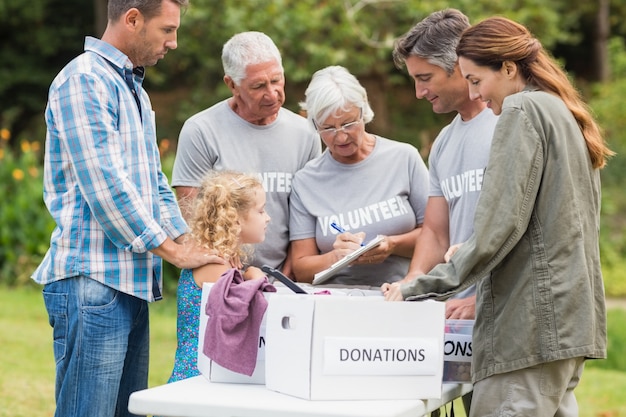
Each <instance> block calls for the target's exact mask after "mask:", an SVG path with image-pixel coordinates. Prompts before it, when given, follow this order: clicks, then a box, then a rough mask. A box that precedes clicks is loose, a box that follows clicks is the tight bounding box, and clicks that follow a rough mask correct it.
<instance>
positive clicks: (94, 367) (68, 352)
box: [43, 276, 150, 417]
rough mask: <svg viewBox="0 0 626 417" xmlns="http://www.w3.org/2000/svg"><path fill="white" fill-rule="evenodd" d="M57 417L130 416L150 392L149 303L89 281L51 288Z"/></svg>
mask: <svg viewBox="0 0 626 417" xmlns="http://www.w3.org/2000/svg"><path fill="white" fill-rule="evenodd" d="M43 297H44V302H45V305H46V309H47V310H48V317H49V320H50V325H51V326H52V328H53V340H54V359H55V361H56V388H55V396H56V401H57V404H56V405H57V408H56V413H55V416H57V417H70V416H71V417H83V416H84V417H113V416H116V417H117V416H130V415H131V414H130V413H129V412H128V397H129V396H130V394H131V393H132V392H134V391H138V390H141V389H145V388H147V386H148V357H149V350H150V346H149V343H150V340H149V322H148V317H149V316H148V303H147V302H146V301H144V300H140V299H139V298H136V297H133V296H130V295H128V294H124V293H122V292H119V291H117V290H114V289H112V288H110V287H107V286H105V285H103V284H101V283H99V282H97V281H94V280H92V279H90V278H87V277H82V276H81V277H75V278H68V279H64V280H61V281H57V282H53V283H50V284H46V285H45V286H44V289H43Z"/></svg>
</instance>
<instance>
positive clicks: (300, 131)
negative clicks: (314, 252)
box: [172, 32, 321, 275]
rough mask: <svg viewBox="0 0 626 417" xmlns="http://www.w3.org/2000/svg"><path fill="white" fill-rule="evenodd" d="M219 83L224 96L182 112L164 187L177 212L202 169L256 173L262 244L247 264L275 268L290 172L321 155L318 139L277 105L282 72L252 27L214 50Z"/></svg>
mask: <svg viewBox="0 0 626 417" xmlns="http://www.w3.org/2000/svg"><path fill="white" fill-rule="evenodd" d="M222 63H223V67H224V82H225V83H226V85H227V86H228V88H229V89H230V90H231V92H232V97H230V98H228V99H226V100H224V101H221V102H219V103H217V104H215V105H213V106H211V107H210V108H208V109H206V110H203V111H201V112H200V113H198V114H196V115H194V116H192V117H191V118H189V119H188V120H187V121H186V122H185V124H184V125H183V128H182V130H181V132H180V137H179V140H178V150H177V153H176V160H175V162H174V171H173V174H172V186H173V187H175V188H176V194H177V197H178V201H179V204H180V206H181V209H182V211H183V215H185V216H187V215H188V213H189V205H190V203H191V201H192V200H193V198H194V197H195V195H196V193H197V189H198V186H199V184H200V181H201V179H202V177H203V176H204V175H205V174H206V173H207V172H208V171H209V170H225V169H230V170H237V171H242V172H251V173H257V174H259V175H260V176H261V178H262V180H263V185H264V187H265V190H266V192H267V212H268V214H269V215H270V216H271V218H272V221H271V222H270V224H269V225H268V229H267V234H266V239H265V242H263V243H262V244H259V245H258V246H257V247H256V251H255V256H254V259H253V261H252V262H251V264H252V265H255V266H261V265H263V264H267V265H270V266H272V267H275V268H282V270H283V272H284V273H285V274H286V275H292V271H291V262H290V260H289V258H288V256H287V254H288V245H289V233H288V232H289V231H288V225H289V217H288V216H289V208H288V199H289V193H290V191H291V178H292V176H293V174H295V172H296V171H298V170H299V169H300V168H302V167H303V166H304V164H306V163H307V162H308V161H309V160H310V159H313V158H315V157H316V156H318V155H320V153H321V141H320V139H319V137H318V135H317V134H316V132H315V131H314V129H313V128H312V126H310V125H309V124H308V123H307V121H306V119H305V118H303V117H301V116H299V115H297V114H295V113H293V112H291V111H289V110H287V109H285V108H283V107H282V106H283V104H284V102H285V90H284V88H285V76H284V70H283V66H282V59H281V56H280V52H279V51H278V48H277V47H276V45H275V44H274V42H273V41H272V40H271V39H270V38H269V37H268V36H267V35H265V34H263V33H260V32H243V33H239V34H237V35H235V36H233V37H232V38H231V39H230V40H229V41H228V42H226V44H224V47H223V51H222Z"/></svg>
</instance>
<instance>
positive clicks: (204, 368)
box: [198, 283, 382, 384]
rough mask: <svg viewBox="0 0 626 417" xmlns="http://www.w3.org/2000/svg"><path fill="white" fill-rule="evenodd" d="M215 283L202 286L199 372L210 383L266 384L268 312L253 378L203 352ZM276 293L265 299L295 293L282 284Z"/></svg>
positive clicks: (337, 292) (334, 291)
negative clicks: (232, 369)
mask: <svg viewBox="0 0 626 417" xmlns="http://www.w3.org/2000/svg"><path fill="white" fill-rule="evenodd" d="M212 286H213V283H204V284H203V286H202V303H201V307H200V329H199V332H198V370H199V371H200V373H201V374H202V375H204V376H205V377H206V378H207V379H208V380H209V381H212V382H228V383H235V384H265V344H266V325H265V323H266V321H267V312H266V314H265V316H264V317H263V321H262V322H261V328H260V332H259V351H258V353H257V362H256V368H255V369H254V373H253V374H252V375H251V376H248V375H245V374H240V373H237V372H233V371H231V370H229V369H226V368H224V367H222V366H220V365H218V364H217V363H215V362H213V361H212V360H211V359H210V358H209V357H207V356H206V355H205V354H204V353H203V352H202V346H203V345H204V332H205V329H206V326H207V322H208V320H209V317H208V316H207V315H206V313H205V311H206V303H207V300H208V298H209V292H210V291H211V288H212ZM275 287H276V292H275V293H269V292H268V293H264V295H265V298H267V299H268V300H269V299H270V298H271V297H274V296H276V295H279V294H280V295H284V294H293V292H292V291H291V290H290V289H289V288H287V287H285V286H284V285H282V284H277V285H275ZM303 288H304V289H305V290H306V291H311V293H314V292H320V291H328V292H330V293H331V295H333V296H379V297H381V298H382V295H381V293H380V291H366V290H355V289H341V288H321V287H312V286H303Z"/></svg>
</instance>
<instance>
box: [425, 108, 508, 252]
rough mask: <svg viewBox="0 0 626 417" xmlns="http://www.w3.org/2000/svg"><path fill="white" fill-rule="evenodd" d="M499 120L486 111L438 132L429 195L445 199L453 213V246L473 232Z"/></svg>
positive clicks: (431, 156)
mask: <svg viewBox="0 0 626 417" xmlns="http://www.w3.org/2000/svg"><path fill="white" fill-rule="evenodd" d="M497 121H498V117H497V116H495V115H494V114H493V112H492V111H491V109H488V108H487V109H484V110H483V111H482V112H481V113H480V114H478V115H477V116H475V117H474V118H472V119H471V120H469V121H467V122H464V121H463V120H462V119H461V116H460V115H458V114H457V115H456V117H455V118H454V120H452V122H451V123H450V124H449V125H448V126H446V127H445V128H443V130H442V131H441V132H440V133H439V135H438V136H437V138H436V139H435V142H434V143H433V147H432V149H431V151H430V155H429V157H428V166H429V174H430V195H431V196H437V197H441V196H443V197H445V199H446V201H447V202H448V208H449V210H450V214H449V215H450V245H455V244H457V243H463V242H465V241H466V240H467V239H468V238H469V237H470V236H471V234H472V232H473V231H474V214H475V213H476V204H477V203H478V197H479V196H480V190H481V189H482V185H483V173H484V172H485V168H486V167H487V162H488V161H489V152H490V150H491V138H492V137H493V131H494V129H495V126H496V122H497Z"/></svg>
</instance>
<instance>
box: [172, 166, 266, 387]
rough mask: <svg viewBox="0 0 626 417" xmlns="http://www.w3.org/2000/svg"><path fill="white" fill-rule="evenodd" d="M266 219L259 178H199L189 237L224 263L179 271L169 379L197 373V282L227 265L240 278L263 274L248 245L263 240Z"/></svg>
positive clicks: (229, 174)
mask: <svg viewBox="0 0 626 417" xmlns="http://www.w3.org/2000/svg"><path fill="white" fill-rule="evenodd" d="M269 221H270V217H269V216H268V214H267V213H266V212H265V191H264V189H263V185H262V184H261V182H260V180H259V179H258V178H257V177H255V176H252V175H247V174H243V173H240V172H235V171H212V172H210V173H209V174H208V175H207V176H206V177H205V178H204V180H203V182H202V184H201V186H200V189H199V192H198V195H197V197H196V198H195V200H194V202H193V212H192V217H191V220H190V227H191V238H193V239H195V240H196V241H197V243H198V244H199V245H200V246H203V247H205V248H207V249H209V250H211V251H214V252H215V253H217V254H218V255H219V256H221V257H222V258H223V259H225V260H226V263H225V264H219V263H211V264H207V265H204V266H201V267H199V268H195V269H183V270H182V271H181V275H180V279H179V281H178V290H177V300H178V319H177V336H178V346H177V348H176V357H175V360H174V370H173V371H172V375H171V377H170V379H169V382H174V381H178V380H181V379H185V378H190V377H192V376H197V375H199V371H198V368H197V365H196V362H197V348H198V326H199V322H200V303H201V299H202V284H203V283H205V282H216V281H217V280H218V279H219V278H220V276H222V274H224V273H225V272H226V271H228V270H229V269H231V268H237V269H240V270H244V272H243V276H244V278H245V279H255V278H262V277H265V273H263V272H262V271H261V270H260V269H259V268H256V267H253V266H248V267H247V268H244V265H245V264H246V261H247V260H248V258H249V257H250V255H251V254H252V247H251V244H254V243H260V242H262V241H263V240H264V239H265V229H266V227H267V224H268V223H269Z"/></svg>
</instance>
